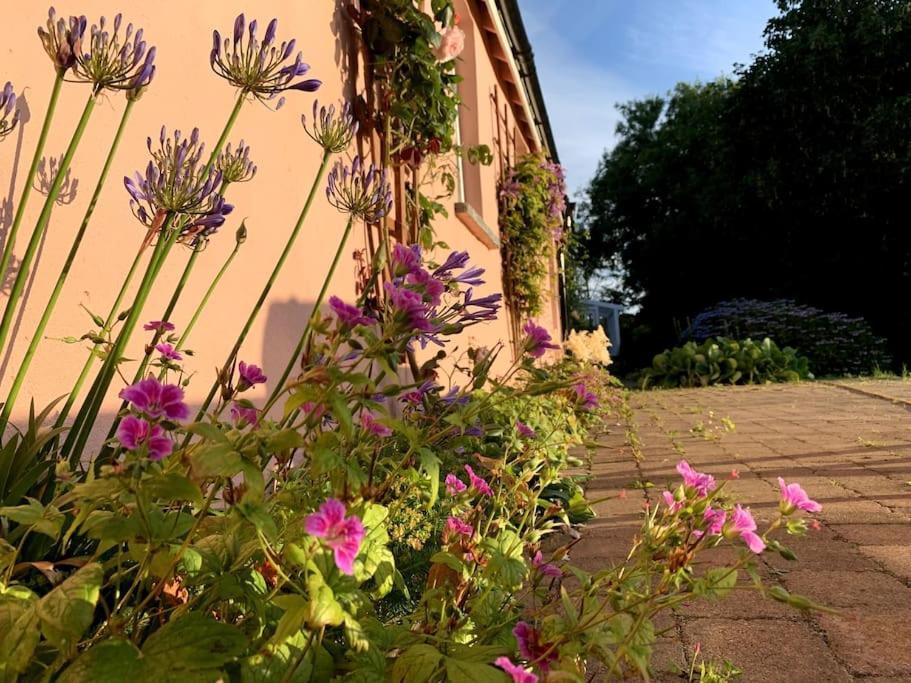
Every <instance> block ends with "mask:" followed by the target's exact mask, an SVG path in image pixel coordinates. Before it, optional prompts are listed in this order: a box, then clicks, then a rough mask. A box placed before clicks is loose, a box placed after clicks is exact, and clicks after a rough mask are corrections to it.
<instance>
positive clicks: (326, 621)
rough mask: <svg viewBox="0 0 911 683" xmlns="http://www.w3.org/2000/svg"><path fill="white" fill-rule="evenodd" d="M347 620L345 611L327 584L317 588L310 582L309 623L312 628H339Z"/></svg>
mask: <svg viewBox="0 0 911 683" xmlns="http://www.w3.org/2000/svg"><path fill="white" fill-rule="evenodd" d="M344 620H345V610H344V609H342V606H341V605H340V604H339V602H338V600H336V599H335V594H334V593H333V592H332V589H331V588H329V586H327V585H325V584H320V585H317V586H316V587H315V590H314V585H313V582H312V581H311V582H310V603H309V605H308V609H307V623H308V624H309V625H310V627H311V628H314V629H316V628H320V627H323V626H338V625H339V624H341V623H342V622H344Z"/></svg>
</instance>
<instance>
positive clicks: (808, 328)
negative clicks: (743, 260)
mask: <svg viewBox="0 0 911 683" xmlns="http://www.w3.org/2000/svg"><path fill="white" fill-rule="evenodd" d="M684 336H685V338H687V339H693V340H695V341H697V342H701V341H703V340H705V339H707V338H709V337H717V336H723V337H735V338H738V339H742V338H744V337H752V338H753V339H762V338H764V337H771V338H772V339H774V340H775V341H776V342H778V343H779V344H781V345H783V346H791V347H793V348H795V349H797V350H798V351H799V352H800V353H801V354H802V355H805V356H806V357H807V359H808V360H809V363H810V370H812V371H813V374H815V375H816V376H817V377H819V376H826V375H863V374H869V373H870V372H872V371H873V370H876V369H883V370H885V369H888V368H889V367H891V365H892V357H891V355H890V354H889V351H888V344H887V342H886V340H885V339H883V338H882V337H878V336H876V335H875V334H874V333H873V330H872V328H871V327H870V324H869V323H868V322H867V321H865V320H864V319H863V318H853V317H850V316H847V315H845V314H844V313H827V312H825V311H822V310H820V309H818V308H814V307H812V306H803V305H801V304H798V303H797V302H795V301H791V300H788V299H782V300H778V301H757V300H755V299H734V300H732V301H722V302H721V303H719V304H717V305H716V306H713V307H712V308H709V309H707V310H705V311H702V312H701V313H700V314H699V315H697V316H696V318H695V319H694V320H693V323H692V325H691V326H690V327H689V329H688V330H687V331H686V332H685V334H684Z"/></svg>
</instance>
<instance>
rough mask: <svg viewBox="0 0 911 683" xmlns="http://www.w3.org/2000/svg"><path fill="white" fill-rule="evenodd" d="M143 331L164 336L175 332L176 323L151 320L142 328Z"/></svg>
mask: <svg viewBox="0 0 911 683" xmlns="http://www.w3.org/2000/svg"><path fill="white" fill-rule="evenodd" d="M142 329H144V330H146V331H147V332H158V333H159V334H163V333H165V332H172V331H173V330H174V323H169V322H168V321H167V320H150V321H149V322H147V323H146V324H145V325H143V326H142Z"/></svg>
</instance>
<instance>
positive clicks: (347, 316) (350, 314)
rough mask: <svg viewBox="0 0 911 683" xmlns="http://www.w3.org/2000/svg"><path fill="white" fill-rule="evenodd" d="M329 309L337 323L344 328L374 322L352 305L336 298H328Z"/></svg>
mask: <svg viewBox="0 0 911 683" xmlns="http://www.w3.org/2000/svg"><path fill="white" fill-rule="evenodd" d="M329 307H330V308H331V309H332V312H333V313H335V317H336V318H338V321H339V323H340V324H342V325H344V326H346V327H356V326H357V325H370V324H372V323H373V322H375V321H374V320H373V318H371V317H370V316H369V315H366V314H365V313H364V311H362V310H361V309H360V308H358V307H357V306H353V305H352V304H346V303H345V302H344V301H342V300H341V299H339V298H338V297H337V296H330V297H329Z"/></svg>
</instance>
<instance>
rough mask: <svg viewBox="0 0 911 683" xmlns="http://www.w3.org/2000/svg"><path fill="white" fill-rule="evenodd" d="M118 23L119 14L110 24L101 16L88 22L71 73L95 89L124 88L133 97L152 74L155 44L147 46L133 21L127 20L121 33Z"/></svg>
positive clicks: (98, 90)
mask: <svg viewBox="0 0 911 683" xmlns="http://www.w3.org/2000/svg"><path fill="white" fill-rule="evenodd" d="M122 25H123V16H122V15H120V14H118V15H117V16H115V17H114V21H113V22H111V26H108V21H107V19H106V18H105V17H101V18H100V19H99V20H98V23H97V24H92V27H91V28H90V29H89V35H88V40H85V39H83V41H82V44H81V45H80V48H81V49H79V50H78V52H77V54H76V63H75V64H74V65H73V76H74V77H75V78H76V80H78V81H84V82H86V83H91V84H92V85H93V86H94V88H95V92H101V91H102V90H105V89H108V90H126V91H128V93H130V94H131V96H132V97H134V98H135V97H138V96H139V94H141V92H142V91H143V90H144V89H145V88H146V87H147V86H148V85H149V83H150V82H151V81H152V78H153V77H154V75H155V48H154V47H151V48H147V46H146V42H145V41H144V40H143V39H142V29H141V28H140V29H137V30H136V31H135V32H134V31H133V24H131V23H127V25H126V28H125V29H124V31H123V34H121V32H120V28H121V26H122Z"/></svg>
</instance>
